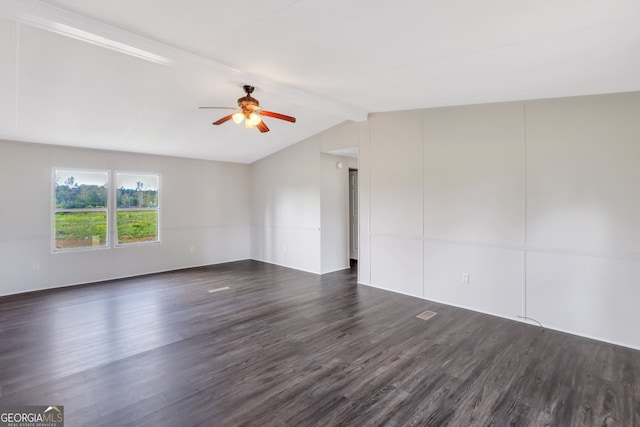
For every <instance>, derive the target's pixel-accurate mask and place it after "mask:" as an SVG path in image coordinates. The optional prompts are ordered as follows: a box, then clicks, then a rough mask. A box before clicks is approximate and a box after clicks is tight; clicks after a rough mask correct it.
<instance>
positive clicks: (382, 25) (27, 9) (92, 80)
mask: <svg viewBox="0 0 640 427" xmlns="http://www.w3.org/2000/svg"><path fill="white" fill-rule="evenodd" d="M638 22H640V1H638V0H600V1H595V0H592V1H589V0H537V1H532V0H527V1H525V0H488V1H471V0H394V1H372V0H367V1H364V0H351V1H334V0H331V1H317V0H269V1H264V0H262V1H258V0H243V1H227V2H221V1H211V0H189V1H178V0H136V1H130V0H110V1H104V0H83V1H79V0H46V1H37V0H0V94H1V96H0V138H2V139H10V140H17V141H28V142H36V143H45V144H59V145H66V146H78V147H88V148H99V149H109V150H124V151H133V152H141V153H154V154H163V155H174V156H182V157H191V158H202V159H212V160H223V161H233V162H241V163H250V162H253V161H255V160H257V159H259V158H261V157H264V156H266V155H268V154H270V153H273V152H275V151H278V150H280V149H282V148H284V147H286V146H288V145H291V144H294V143H296V142H298V141H300V140H302V139H304V138H307V137H309V136H312V135H314V134H316V133H318V132H320V131H322V130H324V129H327V128H329V127H332V126H334V125H337V124H339V123H341V122H343V121H345V120H365V119H366V117H367V114H368V113H371V112H381V111H395V110H408V109H416V108H427V107H437V106H451V105H464V104H477V103H487V102H499V101H513V100H522V99H537V98H550V97H562V96H573V95H587V94H599V93H612V92H626V91H637V90H640V54H639V52H640V25H638ZM244 84H253V85H254V86H255V87H256V91H255V93H254V96H255V97H256V98H258V99H259V100H260V103H261V106H263V107H264V108H266V109H268V110H272V111H278V112H281V113H284V114H288V115H294V116H296V117H297V118H298V122H297V123H295V124H291V123H287V122H281V121H279V120H274V119H271V120H269V119H267V120H268V121H267V123H268V125H269V127H270V128H271V132H269V133H266V134H260V133H259V132H258V131H257V130H256V129H245V128H244V127H242V126H238V125H235V124H234V123H233V122H228V123H225V124H224V125H222V126H212V125H211V122H212V121H214V120H216V119H218V118H219V117H222V116H223V115H225V114H226V113H225V112H224V111H223V110H218V111H216V110H199V109H198V106H202V105H206V106H235V102H236V99H237V98H239V97H240V96H243V95H244V93H243V91H242V85H244Z"/></svg>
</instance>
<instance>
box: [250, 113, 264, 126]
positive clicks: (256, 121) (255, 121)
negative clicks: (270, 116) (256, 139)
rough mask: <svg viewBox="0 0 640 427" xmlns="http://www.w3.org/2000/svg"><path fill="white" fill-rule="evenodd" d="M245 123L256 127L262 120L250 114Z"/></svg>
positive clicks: (254, 114)
mask: <svg viewBox="0 0 640 427" xmlns="http://www.w3.org/2000/svg"><path fill="white" fill-rule="evenodd" d="M247 121H248V122H250V123H251V124H252V125H253V126H257V125H258V123H260V122H261V121H262V119H261V118H260V116H259V115H257V114H256V113H251V114H250V115H249V118H248V119H247Z"/></svg>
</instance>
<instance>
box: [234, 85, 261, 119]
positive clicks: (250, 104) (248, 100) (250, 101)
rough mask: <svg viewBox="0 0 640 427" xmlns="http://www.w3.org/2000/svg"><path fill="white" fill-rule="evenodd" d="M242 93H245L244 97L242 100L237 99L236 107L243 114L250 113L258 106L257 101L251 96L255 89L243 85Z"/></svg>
mask: <svg viewBox="0 0 640 427" xmlns="http://www.w3.org/2000/svg"><path fill="white" fill-rule="evenodd" d="M243 88H244V91H245V92H246V93H247V95H246V96H243V97H242V98H238V107H240V108H242V111H243V112H245V113H246V112H247V111H249V112H251V111H253V110H255V109H256V108H257V107H259V106H260V103H259V102H258V100H257V99H255V98H254V97H252V96H251V94H252V93H253V90H254V89H255V88H254V87H253V86H249V85H245V86H243Z"/></svg>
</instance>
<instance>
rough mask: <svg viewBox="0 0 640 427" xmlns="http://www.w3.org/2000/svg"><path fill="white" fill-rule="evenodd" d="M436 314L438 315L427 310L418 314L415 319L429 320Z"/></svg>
mask: <svg viewBox="0 0 640 427" xmlns="http://www.w3.org/2000/svg"><path fill="white" fill-rule="evenodd" d="M436 314H438V313H436V312H435V311H431V310H427V311H423V312H422V313H420V314H418V315H417V316H416V317H417V318H418V319H422V320H429V319H431V318H432V317H433V316H435V315H436Z"/></svg>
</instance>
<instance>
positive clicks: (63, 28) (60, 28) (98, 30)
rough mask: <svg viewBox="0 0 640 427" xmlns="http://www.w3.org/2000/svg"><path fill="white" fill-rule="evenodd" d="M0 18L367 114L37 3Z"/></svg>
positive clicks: (23, 1)
mask: <svg viewBox="0 0 640 427" xmlns="http://www.w3.org/2000/svg"><path fill="white" fill-rule="evenodd" d="M0 15H1V16H4V17H7V18H9V19H12V20H15V21H17V22H19V23H22V24H26V25H29V26H33V27H37V28H40V29H44V30H46V31H51V32H53V33H56V34H60V35H63V36H66V37H71V38H74V39H76V40H81V41H84V42H87V43H91V44H94V45H97V46H101V47H103V48H106V49H111V50H114V51H117V52H120V53H122V54H126V55H130V56H134V57H137V58H139V59H143V60H147V61H151V62H154V63H157V64H160V65H163V66H168V67H172V68H176V69H184V70H192V71H198V70H200V71H206V72H211V73H212V74H218V75H223V76H227V78H228V79H233V80H236V81H237V80H242V81H245V82H251V84H252V85H255V86H260V87H261V88H263V90H265V91H269V92H277V93H278V95H279V96H282V97H283V98H286V99H288V100H289V101H290V102H292V103H294V104H298V105H302V106H304V107H306V108H309V109H311V110H314V111H317V112H320V113H324V114H327V115H330V116H334V117H339V118H342V119H344V120H353V121H364V120H366V119H367V112H366V111H364V110H361V109H359V108H356V107H354V106H351V105H347V104H344V103H341V102H337V101H334V100H331V99H327V98H324V97H322V96H320V95H316V94H313V93H309V92H306V91H304V90H302V89H299V88H297V87H295V86H291V85H288V84H286V83H281V82H278V81H275V80H272V79H270V78H268V77H264V76H258V75H253V74H250V73H247V72H244V71H242V70H238V69H235V68H233V67H230V66H228V65H226V64H223V63H220V62H217V61H213V60H211V59H208V58H204V57H202V56H199V55H195V54H193V53H189V52H186V51H183V50H181V49H177V48H175V47H172V46H169V45H166V44H164V43H160V42H158V41H155V40H152V39H149V38H146V37H142V36H140V35H138V34H135V33H132V32H130V31H126V30H123V29H120V28H117V27H114V26H112V25H108V24H105V23H102V22H100V21H97V20H94V19H91V18H88V17H86V16H82V15H78V14H76V13H72V12H69V11H67V10H64V9H60V8H58V7H55V6H51V5H49V4H46V3H43V2H41V1H38V0H2V2H0Z"/></svg>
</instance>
